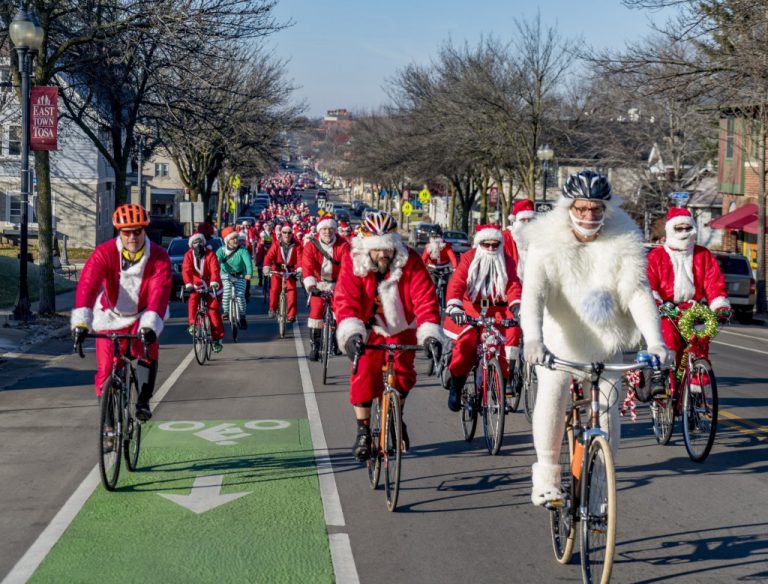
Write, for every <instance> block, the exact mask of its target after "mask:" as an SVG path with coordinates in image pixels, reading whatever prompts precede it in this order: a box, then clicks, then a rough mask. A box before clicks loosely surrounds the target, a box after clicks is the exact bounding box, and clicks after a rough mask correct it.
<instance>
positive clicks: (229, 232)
mask: <svg viewBox="0 0 768 584" xmlns="http://www.w3.org/2000/svg"><path fill="white" fill-rule="evenodd" d="M221 236H222V237H223V238H224V243H226V242H228V241H229V240H230V239H237V236H238V233H237V231H236V230H235V228H234V227H225V228H224V229H223V230H222V232H221Z"/></svg>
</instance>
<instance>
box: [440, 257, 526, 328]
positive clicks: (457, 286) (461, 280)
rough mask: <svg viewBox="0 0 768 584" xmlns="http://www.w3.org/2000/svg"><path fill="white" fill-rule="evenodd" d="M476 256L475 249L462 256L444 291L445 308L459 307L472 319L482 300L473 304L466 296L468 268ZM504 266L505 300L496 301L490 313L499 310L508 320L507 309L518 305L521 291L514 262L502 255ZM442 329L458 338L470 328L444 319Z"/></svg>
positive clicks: (478, 310) (510, 314)
mask: <svg viewBox="0 0 768 584" xmlns="http://www.w3.org/2000/svg"><path fill="white" fill-rule="evenodd" d="M476 254H477V249H475V248H473V249H471V250H469V251H468V252H467V253H465V254H462V256H461V261H460V262H459V267H458V268H456V270H455V271H454V272H453V275H452V276H451V279H450V280H448V287H447V288H446V291H445V305H446V307H450V306H459V307H461V308H462V309H463V310H464V312H466V313H467V314H468V315H469V316H473V317H478V316H480V309H481V305H480V302H481V300H482V299H481V298H476V299H475V302H472V301H471V300H470V299H469V296H468V294H467V279H468V277H469V267H470V265H471V264H472V260H473V259H474V257H475V255H476ZM504 265H505V267H506V270H507V287H506V290H505V291H504V295H505V300H504V301H501V302H498V301H497V302H496V303H495V304H492V305H491V306H492V307H495V310H493V311H492V312H499V309H501V310H500V312H502V313H503V315H502V317H506V318H509V317H511V316H512V313H511V312H510V310H509V309H510V308H511V307H512V306H514V305H515V304H519V303H520V295H521V293H522V290H523V289H522V286H521V285H520V280H519V279H518V278H517V270H516V266H515V261H514V260H513V259H512V256H510V255H508V254H507V253H504ZM444 327H445V330H446V332H447V333H448V335H449V336H454V335H455V336H459V335H461V334H462V333H463V332H465V331H467V330H469V328H470V327H469V326H468V325H467V326H459V325H457V324H456V323H455V322H453V320H451V319H450V318H448V317H446V319H445V321H444Z"/></svg>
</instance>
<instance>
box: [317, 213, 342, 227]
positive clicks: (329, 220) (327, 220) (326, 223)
mask: <svg viewBox="0 0 768 584" xmlns="http://www.w3.org/2000/svg"><path fill="white" fill-rule="evenodd" d="M326 227H330V228H331V229H336V228H338V224H337V223H336V219H334V218H333V216H331V215H328V216H326V217H323V220H322V221H320V223H318V224H317V229H318V230H319V229H325V228H326Z"/></svg>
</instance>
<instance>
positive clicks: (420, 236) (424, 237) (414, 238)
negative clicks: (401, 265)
mask: <svg viewBox="0 0 768 584" xmlns="http://www.w3.org/2000/svg"><path fill="white" fill-rule="evenodd" d="M433 227H439V226H438V225H437V224H436V223H421V222H420V223H416V224H415V225H414V227H413V231H411V237H410V243H411V245H422V244H425V243H429V232H430V231H431V230H432V228H433Z"/></svg>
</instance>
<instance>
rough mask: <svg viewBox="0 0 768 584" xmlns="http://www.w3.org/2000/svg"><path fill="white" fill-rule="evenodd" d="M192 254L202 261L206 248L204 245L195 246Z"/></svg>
mask: <svg viewBox="0 0 768 584" xmlns="http://www.w3.org/2000/svg"><path fill="white" fill-rule="evenodd" d="M192 253H194V254H195V257H196V258H197V259H198V260H201V259H203V258H204V257H205V246H204V245H193V246H192Z"/></svg>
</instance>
